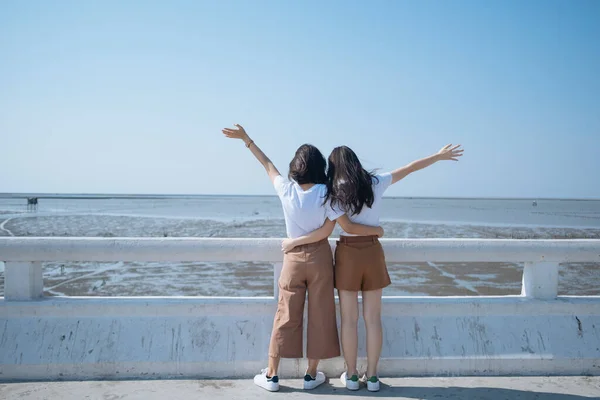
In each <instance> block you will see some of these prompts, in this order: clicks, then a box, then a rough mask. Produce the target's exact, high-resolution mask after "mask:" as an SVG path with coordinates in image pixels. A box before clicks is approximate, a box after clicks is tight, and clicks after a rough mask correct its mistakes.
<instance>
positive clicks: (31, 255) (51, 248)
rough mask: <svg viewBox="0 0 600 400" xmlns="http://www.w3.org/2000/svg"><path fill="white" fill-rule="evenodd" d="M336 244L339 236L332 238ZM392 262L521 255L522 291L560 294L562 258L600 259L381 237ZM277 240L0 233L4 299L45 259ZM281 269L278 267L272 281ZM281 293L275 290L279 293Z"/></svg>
mask: <svg viewBox="0 0 600 400" xmlns="http://www.w3.org/2000/svg"><path fill="white" fill-rule="evenodd" d="M330 242H331V244H332V246H335V241H334V240H331V241H330ZM382 243H383V246H384V248H385V254H386V260H387V262H422V261H432V262H436V261H444V262H478V261H481V262H483V261H502V262H524V263H525V268H524V273H523V287H522V293H523V295H525V296H527V297H532V298H543V299H549V298H554V297H556V295H557V289H558V264H559V263H567V262H600V240H590V239H581V240H490V239H413V240H411V239H382ZM280 245H281V240H280V239H214V238H163V239H155V238H120V239H113V238H29V237H10V238H0V261H4V262H5V268H6V272H5V298H6V299H7V300H25V299H35V298H38V297H41V296H42V292H43V282H42V269H41V264H40V262H42V261H45V262H51V261H213V262H234V261H256V262H272V263H275V264H278V263H280V262H281V260H282V257H283V255H282V253H281V250H280V247H281V246H280ZM279 272H280V269H279V268H275V269H274V287H275V288H277V280H278V275H279ZM276 297H277V293H275V298H276Z"/></svg>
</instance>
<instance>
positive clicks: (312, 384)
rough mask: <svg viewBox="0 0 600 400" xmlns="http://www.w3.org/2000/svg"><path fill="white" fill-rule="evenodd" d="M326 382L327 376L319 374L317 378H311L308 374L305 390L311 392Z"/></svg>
mask: <svg viewBox="0 0 600 400" xmlns="http://www.w3.org/2000/svg"><path fill="white" fill-rule="evenodd" d="M323 382H325V374H324V373H322V372H320V371H319V372H317V376H314V377H313V376H311V375H310V374H309V373H308V372H307V373H306V375H304V390H311V389H314V388H316V387H317V386H319V385H320V384H322V383H323Z"/></svg>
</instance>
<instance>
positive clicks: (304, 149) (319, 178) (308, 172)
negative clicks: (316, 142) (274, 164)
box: [288, 144, 327, 185]
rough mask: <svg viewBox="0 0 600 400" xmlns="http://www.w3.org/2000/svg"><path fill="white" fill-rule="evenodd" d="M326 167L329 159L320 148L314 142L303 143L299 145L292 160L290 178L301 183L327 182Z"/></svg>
mask: <svg viewBox="0 0 600 400" xmlns="http://www.w3.org/2000/svg"><path fill="white" fill-rule="evenodd" d="M326 167H327V161H325V157H323V154H322V153H321V152H320V151H319V149H317V148H316V147H315V146H313V145H312V144H303V145H302V146H300V147H298V150H296V154H295V155H294V158H293V159H292V161H291V162H290V172H289V174H288V178H290V179H292V180H294V181H296V182H297V183H298V184H299V185H304V184H307V183H327V175H326V174H325V168H326Z"/></svg>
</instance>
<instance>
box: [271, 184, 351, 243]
mask: <svg viewBox="0 0 600 400" xmlns="http://www.w3.org/2000/svg"><path fill="white" fill-rule="evenodd" d="M273 185H274V186H275V190H276V191H277V195H278V196H279V199H280V200H281V205H282V206H283V215H284V217H285V227H286V230H287V235H288V237H289V238H292V239H295V238H297V237H300V236H304V235H306V234H308V233H310V232H312V231H314V230H315V229H319V228H320V227H321V226H323V223H324V222H325V219H326V218H329V219H330V220H332V221H335V220H336V219H338V218H339V217H341V216H342V215H344V213H343V212H341V211H334V210H333V209H332V208H331V207H330V206H329V203H327V204H323V201H324V200H325V195H326V194H327V186H325V185H323V184H316V185H314V186H312V187H311V188H310V189H308V190H303V189H302V188H301V187H300V185H298V184H297V183H296V182H294V181H290V180H289V179H286V178H284V177H283V176H281V175H279V176H277V177H276V178H275V180H274V181H273Z"/></svg>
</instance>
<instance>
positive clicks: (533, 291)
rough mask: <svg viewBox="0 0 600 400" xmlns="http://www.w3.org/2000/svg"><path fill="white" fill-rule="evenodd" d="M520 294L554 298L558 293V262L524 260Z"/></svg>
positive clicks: (531, 296) (530, 296) (545, 298)
mask: <svg viewBox="0 0 600 400" xmlns="http://www.w3.org/2000/svg"><path fill="white" fill-rule="evenodd" d="M521 295H522V296H525V297H528V298H532V299H543V300H551V299H555V298H556V296H557V295H558V263H553V262H537V263H534V262H526V263H525V268H524V269H523V286H522V287H521Z"/></svg>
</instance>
